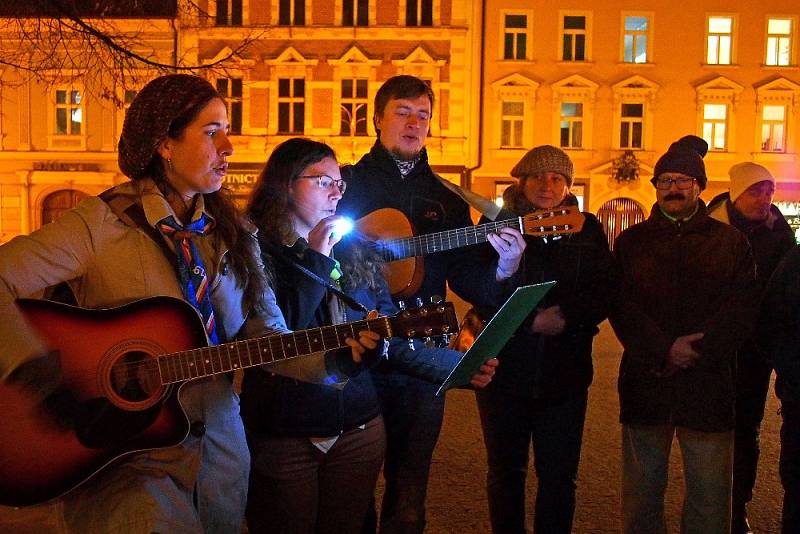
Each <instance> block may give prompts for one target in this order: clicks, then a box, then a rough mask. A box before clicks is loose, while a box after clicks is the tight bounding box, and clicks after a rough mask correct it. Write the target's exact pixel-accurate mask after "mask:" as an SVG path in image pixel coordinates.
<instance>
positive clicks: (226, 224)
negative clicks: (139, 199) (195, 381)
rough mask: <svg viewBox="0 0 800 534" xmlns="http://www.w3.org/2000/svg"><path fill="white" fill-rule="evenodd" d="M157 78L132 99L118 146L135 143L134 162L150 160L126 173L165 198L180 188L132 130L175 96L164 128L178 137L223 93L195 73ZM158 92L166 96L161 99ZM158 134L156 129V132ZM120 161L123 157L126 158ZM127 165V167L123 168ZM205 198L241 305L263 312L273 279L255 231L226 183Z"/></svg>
mask: <svg viewBox="0 0 800 534" xmlns="http://www.w3.org/2000/svg"><path fill="white" fill-rule="evenodd" d="M154 82H158V83H159V90H157V91H152V90H151V91H150V92H145V90H143V91H142V93H144V94H141V93H140V95H137V98H138V97H141V100H140V102H136V100H134V103H133V104H131V110H133V113H131V110H129V114H128V116H126V124H125V127H124V129H123V136H122V140H121V142H120V145H121V146H123V141H126V140H127V141H128V143H127V146H128V148H126V149H125V150H126V152H125V155H128V154H129V152H130V151H131V150H132V148H131V145H133V144H134V143H136V145H135V146H136V148H139V149H140V151H141V154H134V156H133V160H134V161H135V160H136V159H137V157H141V161H142V162H145V161H146V162H147V163H146V164H145V165H143V166H142V167H140V168H139V169H138V170H136V171H134V172H128V173H126V174H128V175H129V177H130V178H131V179H132V180H133V181H134V182H138V181H140V180H142V179H144V178H150V179H152V180H153V181H154V182H155V184H156V186H157V187H158V189H159V190H160V191H161V193H162V194H163V195H164V196H165V197H166V198H167V199H170V198H173V197H174V196H175V195H177V194H178V193H177V192H176V191H175V189H174V188H173V187H172V186H171V185H170V184H169V181H168V180H167V176H166V174H165V172H164V160H163V158H162V157H161V155H160V154H159V153H158V150H157V149H155V148H154V149H153V150H152V153H150V154H149V155H148V152H149V145H148V146H147V149H145V150H141V148H140V147H141V146H142V143H140V142H138V141H140V140H141V137H140V138H139V139H135V138H132V135H133V134H135V133H139V132H142V131H146V128H147V125H146V123H145V124H142V122H141V121H152V120H153V118H152V116H148V113H146V112H145V111H147V110H152V108H153V107H156V106H158V107H166V106H167V105H169V103H165V102H164V100H166V99H168V97H170V96H174V100H173V101H172V102H173V103H174V105H175V106H176V107H175V108H174V109H169V110H168V111H171V112H173V113H176V114H175V115H174V116H173V118H172V120H171V121H170V122H169V125H168V127H167V128H166V135H167V136H168V137H170V138H171V139H176V140H177V139H180V138H181V136H183V134H184V131H185V130H186V127H187V126H188V125H189V124H191V122H192V121H194V120H195V119H196V118H197V116H198V115H199V114H200V112H201V111H202V110H203V109H204V108H205V107H206V106H207V105H208V104H209V102H211V101H212V100H213V99H215V98H222V97H221V96H220V95H219V93H218V92H217V91H216V90H215V89H214V88H213V86H211V84H209V83H208V82H206V81H205V80H202V79H200V78H197V77H190V76H186V75H168V76H164V77H162V78H159V79H157V80H155V81H154ZM187 85H190V86H191V87H192V88H193V89H194V90H193V91H192V92H191V94H190V95H180V94H179V93H180V92H181V91H180V90H181V89H185V88H186V87H187ZM159 93H160V94H159ZM159 97H162V98H163V99H164V100H161V101H158V100H157V99H158V98H159ZM165 113H166V111H165ZM127 132H131V134H128V135H127V137H126V133H127ZM162 132H163V130H162ZM155 133H156V134H157V133H158V132H155ZM162 135H163V133H162ZM158 141H159V140H158V139H157V138H154V139H152V140H150V142H152V143H153V144H154V145H155V144H156V142H158ZM120 161H121V162H122V159H121V160H120ZM127 168H128V167H125V168H123V170H126V169H127ZM203 200H204V203H205V209H206V211H208V213H209V214H210V215H211V216H212V217H214V220H215V222H216V226H215V228H214V232H215V233H216V234H217V235H218V236H219V239H220V240H221V241H222V242H224V243H225V244H226V245H227V246H228V247H229V253H230V254H229V255H230V266H231V268H232V269H233V272H234V274H235V275H236V279H237V285H238V286H239V287H241V288H243V293H244V295H243V298H242V310H243V311H244V312H245V313H247V311H248V310H251V309H256V310H262V311H263V310H264V304H265V303H264V299H263V296H264V291H265V290H266V288H267V286H268V284H269V275H268V272H267V271H266V270H265V269H264V267H263V266H262V265H261V263H260V255H259V253H258V242H257V241H256V239H255V238H254V237H253V234H252V232H250V231H249V230H248V229H247V228H246V227H245V220H244V219H243V218H242V217H241V215H240V214H239V212H238V210H237V208H236V205H235V203H234V201H233V195H232V194H231V192H230V191H229V190H228V189H227V188H222V189H220V190H219V191H215V192H213V193H205V194H204V195H203Z"/></svg>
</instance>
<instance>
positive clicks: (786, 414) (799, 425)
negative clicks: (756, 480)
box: [780, 401, 800, 534]
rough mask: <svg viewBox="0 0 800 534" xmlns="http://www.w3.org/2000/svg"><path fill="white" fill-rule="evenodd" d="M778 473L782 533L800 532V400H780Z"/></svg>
mask: <svg viewBox="0 0 800 534" xmlns="http://www.w3.org/2000/svg"><path fill="white" fill-rule="evenodd" d="M781 415H782V416H783V425H781V459H780V475H781V483H782V484H783V492H784V493H783V534H796V533H797V532H800V402H797V401H794V402H788V401H785V402H782V403H781Z"/></svg>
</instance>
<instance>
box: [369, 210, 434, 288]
mask: <svg viewBox="0 0 800 534" xmlns="http://www.w3.org/2000/svg"><path fill="white" fill-rule="evenodd" d="M356 230H358V231H359V232H360V233H361V234H362V235H364V237H366V238H367V239H370V240H371V241H390V240H395V239H403V238H410V237H414V227H413V226H412V225H411V221H409V220H408V218H407V217H406V216H405V214H403V212H402V211H400V210H396V209H394V208H383V209H379V210H375V211H373V212H372V213H369V214H367V215H365V216H364V217H362V218H360V219H359V220H358V221H356ZM383 274H384V275H385V277H386V282H387V283H388V285H389V291H390V292H391V293H392V296H394V297H396V298H408V297H410V296H411V295H413V294H414V293H416V292H417V291H418V290H419V288H420V286H422V279H423V278H424V276H425V267H424V261H423V258H422V256H412V257H410V258H404V259H400V260H396V261H392V262H391V263H388V262H387V263H386V264H384V269H383Z"/></svg>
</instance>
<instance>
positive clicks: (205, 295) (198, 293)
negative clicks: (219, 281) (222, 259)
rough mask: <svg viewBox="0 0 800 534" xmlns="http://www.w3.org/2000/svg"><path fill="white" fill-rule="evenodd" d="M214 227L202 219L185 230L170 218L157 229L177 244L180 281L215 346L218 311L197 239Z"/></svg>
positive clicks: (210, 221)
mask: <svg viewBox="0 0 800 534" xmlns="http://www.w3.org/2000/svg"><path fill="white" fill-rule="evenodd" d="M213 227H214V222H213V221H212V220H211V219H210V218H208V217H206V215H205V214H203V215H202V217H200V218H199V219H198V220H196V221H194V222H192V223H190V224H187V225H185V226H182V225H181V224H180V223H179V222H177V221H176V220H175V217H173V216H172V215H170V216H169V217H165V218H163V219H161V220H160V221H159V222H158V224H157V225H156V228H158V230H159V231H160V232H161V233H162V234H164V235H165V236H166V237H168V238H170V239H171V240H172V241H173V242H174V243H175V254H176V258H177V265H178V277H179V278H180V281H181V289H182V290H183V295H184V297H186V300H188V301H189V303H190V304H191V305H192V306H194V307H195V308H196V309H197V310H198V311H199V312H200V314H201V315H202V316H203V324H204V326H205V328H206V333H207V334H208V339H209V340H210V341H211V344H212V345H218V344H219V338H218V336H217V329H216V321H215V320H214V309H213V308H212V307H211V297H210V295H209V292H208V275H207V274H206V270H205V268H204V267H203V262H202V260H201V259H200V253H199V252H198V250H197V246H196V245H195V244H194V241H193V237H194V236H197V235H205V234H207V233H208V232H209V231H210V230H211V229H212V228H213Z"/></svg>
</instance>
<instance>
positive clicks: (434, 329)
mask: <svg viewBox="0 0 800 534" xmlns="http://www.w3.org/2000/svg"><path fill="white" fill-rule="evenodd" d="M389 323H390V324H391V325H392V335H394V336H395V337H404V338H407V339H412V338H418V339H422V338H426V337H433V336H443V335H446V334H454V333H456V332H458V320H457V319H456V310H455V306H453V303H452V302H440V303H438V304H427V305H425V306H420V307H418V308H409V309H406V310H401V311H400V312H399V313H397V314H396V315H394V316H393V317H390V318H389Z"/></svg>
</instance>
